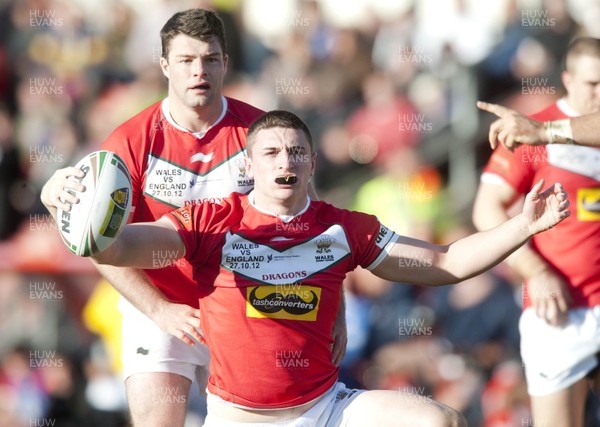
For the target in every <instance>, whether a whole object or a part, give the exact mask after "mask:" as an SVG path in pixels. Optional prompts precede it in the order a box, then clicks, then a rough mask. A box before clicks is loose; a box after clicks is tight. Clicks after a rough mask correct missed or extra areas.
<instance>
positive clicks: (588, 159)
mask: <svg viewBox="0 0 600 427" xmlns="http://www.w3.org/2000/svg"><path fill="white" fill-rule="evenodd" d="M546 150H547V153H548V163H549V164H550V165H552V166H555V167H557V168H561V169H565V170H568V171H570V172H574V173H577V174H579V175H583V176H587V177H589V178H593V179H595V180H597V181H600V150H599V149H597V148H593V147H581V146H573V145H562V144H558V145H557V144H554V145H548V146H547V147H546Z"/></svg>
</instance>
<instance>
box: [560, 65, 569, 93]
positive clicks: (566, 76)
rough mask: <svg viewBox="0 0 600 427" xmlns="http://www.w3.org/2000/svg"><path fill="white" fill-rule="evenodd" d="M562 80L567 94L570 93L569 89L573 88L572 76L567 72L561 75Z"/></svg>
mask: <svg viewBox="0 0 600 427" xmlns="http://www.w3.org/2000/svg"><path fill="white" fill-rule="evenodd" d="M560 79H561V81H562V84H563V87H564V88H565V89H566V90H567V93H569V89H570V87H571V81H572V78H571V74H570V73H569V72H568V71H567V70H565V71H563V72H562V73H560Z"/></svg>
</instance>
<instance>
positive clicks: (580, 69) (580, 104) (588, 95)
mask: <svg viewBox="0 0 600 427" xmlns="http://www.w3.org/2000/svg"><path fill="white" fill-rule="evenodd" d="M570 65H571V67H570V69H568V70H567V71H565V72H564V73H563V76H562V79H563V84H564V85H565V88H566V89H567V102H568V103H569V106H571V108H573V109H574V110H575V111H577V112H578V113H579V114H589V113H595V112H599V111H600V58H597V57H595V56H589V55H581V56H579V57H577V58H574V61H572V62H571V64H570Z"/></svg>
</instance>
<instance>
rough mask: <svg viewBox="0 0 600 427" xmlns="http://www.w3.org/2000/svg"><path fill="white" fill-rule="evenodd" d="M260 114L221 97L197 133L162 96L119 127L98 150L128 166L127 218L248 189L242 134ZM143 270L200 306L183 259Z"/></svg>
mask: <svg viewBox="0 0 600 427" xmlns="http://www.w3.org/2000/svg"><path fill="white" fill-rule="evenodd" d="M262 114H263V111H261V110H259V109H257V108H254V107H252V106H251V105H248V104H246V103H244V102H241V101H238V100H235V99H230V98H225V97H223V113H222V115H221V117H220V118H219V119H218V120H217V122H216V123H215V124H213V125H212V127H210V128H209V129H208V130H207V131H206V132H204V133H203V134H201V135H199V134H194V133H191V132H189V131H188V130H186V129H183V128H181V127H180V126H178V125H177V124H176V123H175V122H174V121H173V119H172V118H171V114H170V112H169V103H168V98H166V99H164V100H163V101H161V102H157V103H155V104H153V105H151V106H150V107H148V108H146V109H145V110H143V111H142V112H140V113H139V114H137V115H136V116H134V117H132V118H131V119H129V120H128V121H126V122H125V123H123V124H122V125H120V126H119V127H118V128H117V129H116V130H115V131H114V132H113V133H112V134H111V135H110V136H109V137H108V139H107V140H106V141H105V142H104V144H103V145H102V148H103V149H105V150H110V151H113V152H115V153H117V154H118V155H119V156H120V157H121V158H122V159H123V160H124V161H125V163H126V164H127V167H128V168H129V172H130V174H131V180H132V187H133V199H132V201H133V207H134V211H133V214H132V220H131V221H132V222H144V221H154V220H156V219H158V218H160V217H161V216H162V215H164V214H165V213H167V212H170V211H172V210H173V209H176V208H179V207H181V206H184V205H186V204H195V203H200V202H203V201H215V202H219V201H220V200H222V199H223V198H225V197H227V196H229V195H230V194H231V193H232V192H234V191H237V192H241V193H247V192H249V191H250V190H251V189H252V188H253V186H254V181H253V180H252V179H250V178H249V177H248V176H247V175H246V170H245V168H244V156H245V146H246V134H247V132H248V127H249V125H250V124H251V123H252V122H253V121H254V120H255V119H257V118H258V117H259V116H260V115H262ZM164 258H165V257H164V256H161V254H157V257H156V262H157V267H161V265H160V263H161V262H164V263H165V265H166V262H165V261H163V259H164ZM146 272H147V274H148V276H149V277H150V279H151V281H152V283H153V284H154V285H155V286H156V287H157V288H159V289H160V290H161V291H162V292H163V293H164V294H165V296H166V297H167V298H168V299H169V300H170V301H173V302H178V303H186V304H189V305H191V306H194V307H197V306H198V295H197V286H196V283H195V281H194V280H193V279H192V274H191V273H192V270H191V267H190V266H189V265H188V264H187V262H186V261H185V260H180V261H179V262H177V263H175V264H173V265H170V266H168V267H165V268H158V269H154V270H146ZM175 284H176V286H175Z"/></svg>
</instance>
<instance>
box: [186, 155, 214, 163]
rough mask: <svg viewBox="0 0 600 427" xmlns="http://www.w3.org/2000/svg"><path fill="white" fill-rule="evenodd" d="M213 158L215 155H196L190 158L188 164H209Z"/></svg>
mask: <svg viewBox="0 0 600 427" xmlns="http://www.w3.org/2000/svg"><path fill="white" fill-rule="evenodd" d="M214 158H215V153H208V154H204V153H196V154H194V155H193V156H192V157H190V163H196V162H202V163H210V162H211V161H212V159H214Z"/></svg>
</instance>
